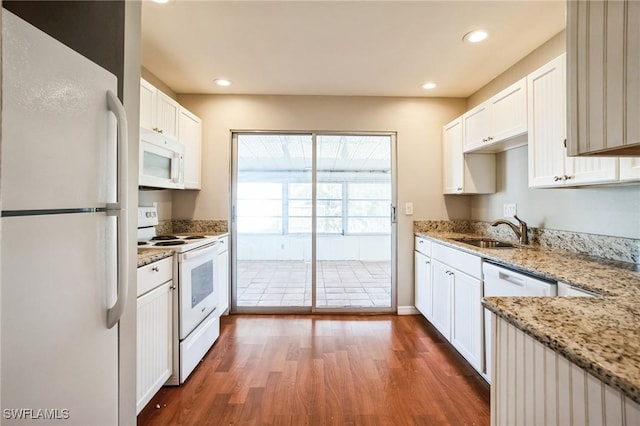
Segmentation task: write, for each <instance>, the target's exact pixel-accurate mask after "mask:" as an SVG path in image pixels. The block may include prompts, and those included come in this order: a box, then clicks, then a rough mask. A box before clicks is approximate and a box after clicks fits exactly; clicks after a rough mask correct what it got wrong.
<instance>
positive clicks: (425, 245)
mask: <svg viewBox="0 0 640 426" xmlns="http://www.w3.org/2000/svg"><path fill="white" fill-rule="evenodd" d="M414 248H415V250H416V251H418V252H420V253H422V254H424V255H425V256H428V257H431V240H427V239H426V238H422V237H415V242H414Z"/></svg>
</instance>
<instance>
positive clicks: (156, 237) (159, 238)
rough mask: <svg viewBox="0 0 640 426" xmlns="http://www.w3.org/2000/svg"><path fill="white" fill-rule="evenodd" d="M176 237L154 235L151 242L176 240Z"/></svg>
mask: <svg viewBox="0 0 640 426" xmlns="http://www.w3.org/2000/svg"><path fill="white" fill-rule="evenodd" d="M177 239H178V237H176V236H175V235H156V236H155V237H153V238H151V241H167V240H177Z"/></svg>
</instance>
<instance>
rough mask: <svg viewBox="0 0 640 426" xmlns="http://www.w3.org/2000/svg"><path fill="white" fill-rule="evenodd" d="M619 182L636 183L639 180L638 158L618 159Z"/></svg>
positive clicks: (639, 166) (639, 160)
mask: <svg viewBox="0 0 640 426" xmlns="http://www.w3.org/2000/svg"><path fill="white" fill-rule="evenodd" d="M620 180H621V181H625V182H626V181H638V180H640V158H639V157H635V158H633V157H631V158H627V157H625V158H621V159H620Z"/></svg>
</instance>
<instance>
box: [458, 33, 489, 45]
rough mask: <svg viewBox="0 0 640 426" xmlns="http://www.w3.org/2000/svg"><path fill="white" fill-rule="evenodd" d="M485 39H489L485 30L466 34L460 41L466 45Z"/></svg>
mask: <svg viewBox="0 0 640 426" xmlns="http://www.w3.org/2000/svg"><path fill="white" fill-rule="evenodd" d="M487 37H489V33H488V32H486V31H485V30H474V31H471V32H468V33H466V34H465V35H464V37H462V41H465V42H467V43H478V42H480V41H482V40H484V39H486V38H487Z"/></svg>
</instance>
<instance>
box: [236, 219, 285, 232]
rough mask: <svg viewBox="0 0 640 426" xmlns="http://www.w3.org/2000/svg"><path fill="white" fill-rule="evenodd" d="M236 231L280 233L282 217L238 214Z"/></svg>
mask: <svg viewBox="0 0 640 426" xmlns="http://www.w3.org/2000/svg"><path fill="white" fill-rule="evenodd" d="M237 221H238V232H240V233H264V234H274V233H275V234H282V218H280V217H240V216H238V219H237Z"/></svg>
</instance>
